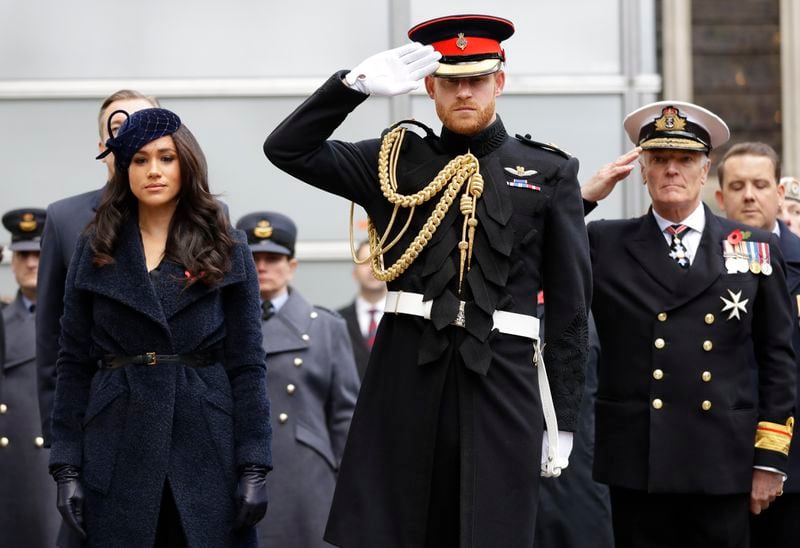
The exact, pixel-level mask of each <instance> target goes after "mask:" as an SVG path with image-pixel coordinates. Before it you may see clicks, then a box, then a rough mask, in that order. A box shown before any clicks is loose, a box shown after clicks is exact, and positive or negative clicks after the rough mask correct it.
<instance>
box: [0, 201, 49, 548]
mask: <svg viewBox="0 0 800 548" xmlns="http://www.w3.org/2000/svg"><path fill="white" fill-rule="evenodd" d="M44 224H45V211H44V210H43V209H33V208H26V209H15V210H13V211H9V212H8V213H6V214H5V215H3V226H5V227H6V229H7V230H8V231H9V232H11V245H10V246H9V250H10V251H11V253H12V255H11V271H12V273H13V274H14V279H15V280H16V282H17V285H18V287H19V289H18V291H17V295H16V298H15V299H14V300H13V301H12V302H11V304H9V305H8V306H6V307H5V308H4V309H3V312H2V318H3V327H4V330H5V335H6V340H5V363H3V362H2V360H0V501H2V508H1V509H0V545H2V546H9V547H10V546H32V547H39V546H41V547H45V546H53V545H55V540H56V533H57V531H58V525H59V523H60V522H61V517H60V516H59V514H58V511H57V510H56V505H55V502H56V489H55V484H54V483H53V481H52V480H51V479H50V478H49V477H48V476H49V474H48V472H47V464H48V458H49V454H50V452H49V451H48V450H47V449H45V448H44V447H43V446H44V440H43V439H42V434H41V432H42V427H41V422H40V420H39V404H38V400H37V397H36V361H35V360H36V347H35V336H36V334H35V326H34V319H35V314H36V312H35V307H36V302H37V298H36V271H37V269H38V265H39V240H40V239H41V235H42V229H43V228H44Z"/></svg>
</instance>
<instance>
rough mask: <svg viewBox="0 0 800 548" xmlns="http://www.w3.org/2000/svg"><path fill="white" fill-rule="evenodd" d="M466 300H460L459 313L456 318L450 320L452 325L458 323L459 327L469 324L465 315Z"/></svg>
mask: <svg viewBox="0 0 800 548" xmlns="http://www.w3.org/2000/svg"><path fill="white" fill-rule="evenodd" d="M464 304H465V303H464V301H459V302H458V314H456V318H455V319H454V320H453V321H452V322H450V325H457V326H458V327H465V326H466V325H467V317H466V316H465V315H464Z"/></svg>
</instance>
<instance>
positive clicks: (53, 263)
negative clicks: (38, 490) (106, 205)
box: [36, 188, 103, 447]
mask: <svg viewBox="0 0 800 548" xmlns="http://www.w3.org/2000/svg"><path fill="white" fill-rule="evenodd" d="M102 197H103V188H99V189H97V190H92V191H90V192H84V193H83V194H77V195H75V196H70V197H68V198H64V199H63V200H58V201H56V202H53V203H52V204H50V205H49V206H47V222H46V223H45V225H44V231H43V232H42V241H41V247H42V249H41V252H40V254H39V273H38V276H37V282H36V292H37V296H36V364H37V365H36V367H37V370H38V380H37V385H38V391H39V411H40V416H41V419H42V436H43V437H44V444H45V446H46V447H50V417H51V415H52V413H53V396H54V394H55V391H56V361H58V338H59V334H60V331H61V324H60V321H61V314H63V313H64V283H65V281H66V279H67V268H69V263H70V261H71V259H72V252H73V251H74V250H75V243H76V242H77V241H78V236H80V234H81V232H83V229H84V228H86V225H88V224H89V222H90V221H91V220H92V219H93V218H94V215H95V212H96V211H97V206H98V205H99V204H100V198H102Z"/></svg>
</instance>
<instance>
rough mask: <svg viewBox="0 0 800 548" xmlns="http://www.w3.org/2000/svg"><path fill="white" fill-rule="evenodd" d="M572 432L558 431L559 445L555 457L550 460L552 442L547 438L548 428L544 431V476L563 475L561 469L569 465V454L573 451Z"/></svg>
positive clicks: (554, 476)
mask: <svg viewBox="0 0 800 548" xmlns="http://www.w3.org/2000/svg"><path fill="white" fill-rule="evenodd" d="M573 436H574V435H573V433H572V432H563V431H561V430H559V431H558V446H557V452H556V455H555V458H554V459H553V460H552V461H550V460H548V455H547V453H548V451H549V450H550V442H549V441H548V440H547V430H545V431H544V436H542V462H541V467H542V474H541V475H542V477H545V478H557V477H558V476H560V475H561V471H562V470H563V469H564V468H566V467H567V466H568V465H569V454H570V453H572V441H573Z"/></svg>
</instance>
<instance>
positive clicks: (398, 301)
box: [384, 291, 539, 341]
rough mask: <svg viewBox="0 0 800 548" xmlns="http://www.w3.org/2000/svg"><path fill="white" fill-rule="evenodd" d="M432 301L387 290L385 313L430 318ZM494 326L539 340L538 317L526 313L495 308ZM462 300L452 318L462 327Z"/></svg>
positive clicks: (415, 295) (412, 294)
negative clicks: (456, 313)
mask: <svg viewBox="0 0 800 548" xmlns="http://www.w3.org/2000/svg"><path fill="white" fill-rule="evenodd" d="M432 305H433V301H423V300H422V294H420V293H407V292H405V291H389V292H388V293H387V294H386V308H384V313H386V314H392V313H394V314H409V315H411V316H421V317H423V318H425V319H426V320H430V319H431V306H432ZM492 320H493V321H494V328H495V329H497V330H498V331H500V333H505V334H506V335H517V336H518V337H525V338H526V339H533V340H534V341H538V340H539V318H537V317H535V316H528V315H527V314H516V313H515V312H506V311H505V310H495V312H494V314H492ZM465 323H466V320H465V318H464V301H461V308H460V309H459V313H458V316H457V317H456V319H455V320H453V325H458V326H460V327H464V325H465Z"/></svg>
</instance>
